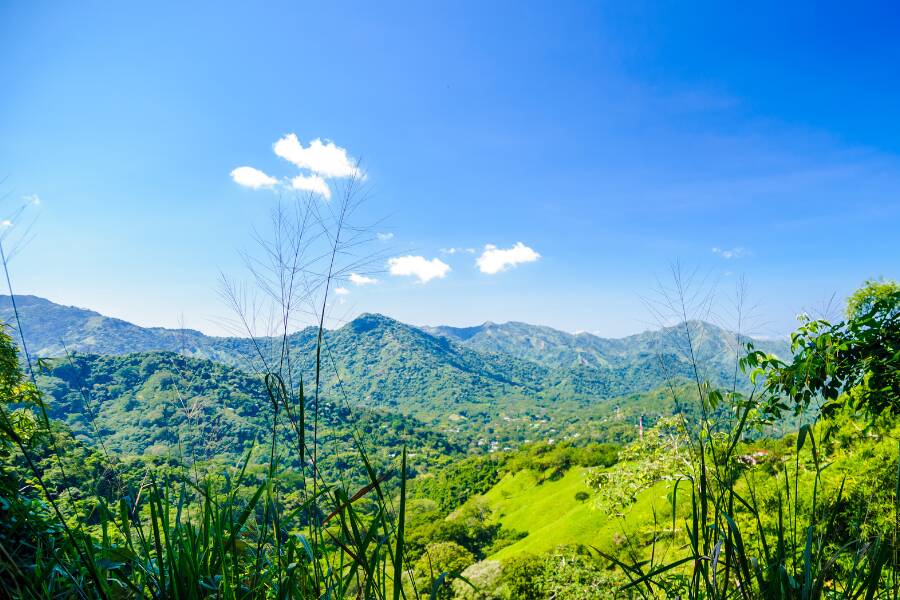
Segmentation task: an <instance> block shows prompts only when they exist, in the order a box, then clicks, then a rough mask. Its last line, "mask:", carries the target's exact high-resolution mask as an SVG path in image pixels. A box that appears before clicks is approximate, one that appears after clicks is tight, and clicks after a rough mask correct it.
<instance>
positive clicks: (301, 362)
mask: <svg viewBox="0 0 900 600" xmlns="http://www.w3.org/2000/svg"><path fill="white" fill-rule="evenodd" d="M17 306H18V310H19V316H20V319H21V321H22V323H23V329H24V331H25V337H26V340H27V342H28V345H29V349H30V351H31V352H32V354H33V355H36V356H57V357H59V356H61V355H63V354H64V352H65V351H68V352H69V353H74V354H75V355H78V354H82V353H91V354H98V355H109V356H116V355H122V354H126V353H134V352H139V353H140V352H159V351H162V352H170V353H179V354H181V355H184V356H189V357H192V358H195V359H204V360H201V361H199V362H198V363H197V365H203V368H202V369H199V371H200V372H205V371H210V370H214V369H224V367H223V366H221V365H215V366H212V363H207V362H205V361H208V360H213V361H216V362H217V363H221V364H222V365H229V366H231V367H237V368H238V369H239V370H238V369H229V370H223V371H222V372H221V373H218V372H217V373H216V375H215V376H212V375H211V376H210V377H209V380H208V381H205V382H204V387H203V389H202V390H199V389H198V390H194V389H192V388H191V387H190V386H187V387H185V384H184V382H182V384H181V387H182V388H183V389H186V391H183V392H182V393H183V394H185V396H186V397H187V398H194V397H198V398H204V397H206V396H207V395H210V394H211V397H213V398H219V399H221V398H232V400H230V401H229V402H230V404H228V405H227V408H228V409H229V410H236V406H237V405H241V406H243V405H244V403H246V402H250V400H248V399H249V398H256V400H258V398H259V396H258V395H257V396H253V395H252V394H249V392H246V391H245V392H242V394H244V395H243V396H240V398H242V399H239V400H235V398H238V396H234V394H233V389H232V387H233V386H232V384H231V383H229V382H230V381H231V380H232V379H233V378H234V377H238V375H237V374H238V373H240V374H241V376H248V375H247V374H248V373H257V374H259V373H265V372H267V371H268V370H271V369H270V367H271V364H272V361H274V360H275V359H276V357H277V356H278V354H279V352H280V349H281V341H280V340H278V339H273V338H263V339H258V340H255V341H251V340H249V339H247V338H239V337H230V338H229V337H213V336H207V335H204V334H202V333H200V332H198V331H194V330H171V329H163V328H143V327H139V326H136V325H133V324H131V323H128V322H125V321H122V320H119V319H112V318H109V317H104V316H102V315H100V314H98V313H95V312H93V311H88V310H84V309H80V308H74V307H65V306H60V305H58V304H54V303H52V302H49V301H47V300H44V299H41V298H36V297H33V296H19V297H17ZM12 316H13V315H12V308H11V304H10V302H9V297H8V296H4V297H2V298H0V318H2V319H4V320H6V321H8V322H9V321H11V320H12ZM688 330H689V331H690V333H691V339H692V342H693V346H689V345H688V343H687V338H686V331H688ZM324 340H325V345H324V350H323V353H322V363H321V364H322V382H323V387H322V389H323V393H324V395H325V396H324V397H326V398H327V399H328V401H329V402H335V403H338V404H340V405H342V406H345V405H351V406H361V407H367V408H371V409H376V410H387V411H391V412H394V413H399V414H405V415H410V416H413V417H415V418H416V419H417V420H419V421H421V422H423V423H425V424H427V425H429V426H431V427H434V428H437V429H438V430H440V431H442V432H443V433H444V434H445V435H447V436H448V437H449V438H450V439H451V440H452V441H453V443H459V444H462V445H466V446H469V447H472V445H474V444H478V443H479V442H480V443H482V444H490V443H491V442H494V443H495V444H498V445H501V446H502V445H504V444H507V443H519V442H523V441H526V440H534V439H545V438H550V437H553V436H554V435H557V434H559V432H560V430H561V424H562V423H563V422H567V423H574V422H577V421H583V422H585V423H586V422H587V421H589V418H588V416H589V415H590V414H596V410H595V409H596V408H597V407H598V406H602V405H604V404H609V403H610V402H614V403H615V405H621V406H622V407H623V408H626V409H627V408H628V404H629V402H630V400H629V398H630V397H632V396H634V395H640V394H643V393H646V392H649V391H651V390H654V389H656V388H659V387H660V386H662V385H663V384H664V383H666V382H667V381H669V380H674V381H678V380H681V379H684V378H690V377H691V376H692V375H693V371H692V366H691V362H690V353H691V352H692V351H693V353H694V354H695V356H696V357H697V358H698V363H699V364H700V365H702V367H703V369H705V372H704V373H703V374H702V375H703V376H704V377H707V378H709V379H711V380H714V381H719V382H723V381H728V380H729V379H730V377H731V376H732V374H733V372H734V365H735V351H736V350H737V349H739V348H740V344H741V342H742V341H744V339H743V338H738V337H737V336H735V335H734V334H731V333H729V332H727V331H725V330H723V329H720V328H718V327H715V326H713V325H710V324H708V323H704V322H700V321H691V322H689V323H687V324H686V325H685V324H682V325H681V326H679V327H671V328H667V329H663V330H660V331H659V332H646V333H642V334H638V335H634V336H629V337H627V338H622V339H604V338H600V337H597V336H593V335H589V334H580V335H572V334H568V333H565V332H561V331H556V330H553V329H551V328H548V327H538V326H532V325H526V324H522V323H507V324H504V325H494V324H485V325H482V326H480V327H473V328H466V329H458V328H450V327H439V328H419V327H414V326H411V325H406V324H404V323H401V322H399V321H396V320H394V319H391V318H389V317H385V316H383V315H377V314H364V315H361V316H359V317H357V318H356V319H354V320H353V321H351V322H350V323H348V324H346V325H344V326H342V327H340V328H338V329H335V330H330V331H327V332H326V334H325V338H324ZM315 344H316V335H315V331H314V330H313V329H311V328H310V329H305V330H302V331H299V332H296V333H293V334H291V336H289V340H288V348H289V349H290V359H291V363H292V365H293V372H294V374H295V376H296V378H297V380H298V381H299V378H300V377H301V376H302V377H304V378H305V381H306V382H309V381H312V379H313V377H314V374H315V360H316V359H315V357H316V353H315ZM759 345H760V346H761V347H763V348H765V349H770V350H775V351H779V350H780V349H781V348H783V347H784V344H777V343H771V342H761V343H759ZM153 356H156V355H153ZM159 356H166V355H159ZM79 360H82V361H88V362H89V363H90V365H92V368H93V367H96V368H98V369H99V371H98V373H99V374H100V376H101V379H100V380H99V381H101V382H106V381H108V378H109V374H108V373H106V371H107V370H109V369H113V370H114V371H115V372H118V371H119V369H120V368H124V367H122V366H121V365H119V364H118V363H117V362H116V361H113V360H111V359H108V358H103V357H86V358H79ZM123 360H124V359H123ZM128 360H130V361H131V362H132V363H133V362H135V361H139V362H140V361H146V360H149V359H148V358H147V357H143V358H141V359H137V358H131V359H128ZM161 360H162V359H160V358H158V357H157V358H154V359H153V361H151V362H152V363H153V364H157V365H161V364H163V362H161ZM166 360H167V361H168V362H170V363H172V362H173V361H175V357H174V355H171V356H169V358H167V359H166ZM179 360H180V359H179ZM65 362H66V361H63V362H62V363H57V367H55V370H56V372H57V375H56V376H59V374H60V373H64V372H66V371H65V368H66V367H65V365H64V363H65ZM142 368H143V367H140V366H136V367H134V369H137V371H138V372H142V371H141V369H142ZM198 368H199V367H198ZM130 372H131V371H129V370H128V369H126V370H125V371H123V372H122V373H124V374H125V375H127V373H130ZM91 373H93V371H91ZM226 374H227V376H225V375H226ZM91 377H93V375H91ZM148 377H149V376H148ZM89 379H90V378H89ZM115 381H116V383H115V385H112V386H109V385H107V384H106V383H104V385H105V386H106V388H105V389H104V391H103V393H104V394H107V395H109V400H110V401H115V402H116V404H114V405H110V406H111V408H112V407H115V408H113V410H114V412H116V413H117V414H118V413H120V412H121V410H120V409H122V410H124V408H123V407H129V406H131V407H134V405H133V400H128V399H127V398H132V399H133V398H134V397H135V394H136V392H137V389H138V388H139V387H140V386H143V385H147V382H151V383H152V382H155V381H157V380H156V379H154V378H153V377H149V379H147V381H139V380H137V379H135V378H134V377H133V376H127V377H126V376H124V375H123V376H122V377H119V379H116V380H115ZM218 381H221V383H216V382H218ZM253 381H255V384H254V386H255V387H254V390H255V391H256V392H255V393H257V394H258V393H259V392H260V391H261V389H262V388H261V387H260V386H261V384H260V383H259V382H260V379H259V377H258V376H256V379H254V380H253ZM191 385H193V384H191ZM242 385H247V386H249V383H248V381H243V384H242ZM216 386H219V388H218V389H217V388H216ZM154 393H155V392H154ZM115 394H120V395H121V398H119V399H118V400H116V399H115V398H113V396H114V395H115ZM248 394H249V395H248ZM151 395H153V394H151ZM256 400H254V401H256ZM201 404H202V403H201ZM210 406H214V405H210ZM607 408H608V407H607ZM134 410H139V412H138V413H136V414H135V415H132V416H135V417H136V418H137V417H138V416H140V414H142V413H143V412H145V411H146V410H147V407H141V408H140V409H138V408H134ZM216 410H218V411H220V412H221V414H218V413H217V414H216V416H215V417H214V420H216V422H220V425H221V426H223V427H225V426H227V427H233V428H236V429H234V431H235V433H234V435H239V433H238V432H240V431H244V429H242V428H246V427H250V424H249V423H250V422H249V421H241V420H240V419H238V420H237V421H236V420H235V419H236V418H237V417H236V416H235V414H232V413H231V412H228V410H226V406H224V405H223V406H219V407H218V408H217V409H216ZM242 410H249V405H248V406H243V409H242ZM126 412H127V411H126ZM600 412H602V413H604V414H608V413H609V410H602V411H600ZM642 412H643V411H642ZM60 414H61V413H60ZM119 416H122V418H125V417H124V415H119ZM227 427H226V428H227ZM229 431H230V430H229ZM160 435H162V434H160ZM229 435H231V434H229ZM141 440H142V443H143V442H146V441H147V440H146V439H145V436H142V437H141ZM124 443H126V442H125V440H123V444H124ZM152 445H153V444H152V443H151V444H149V446H152ZM149 446H148V447H149ZM141 450H146V448H143V447H142V448H141Z"/></svg>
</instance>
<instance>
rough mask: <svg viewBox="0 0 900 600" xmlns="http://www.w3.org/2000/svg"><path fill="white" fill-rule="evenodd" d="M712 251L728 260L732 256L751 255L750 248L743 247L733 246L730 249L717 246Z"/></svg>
mask: <svg viewBox="0 0 900 600" xmlns="http://www.w3.org/2000/svg"><path fill="white" fill-rule="evenodd" d="M712 252H713V254H718V255H719V256H721V257H722V258H724V259H726V260H729V259H732V258H744V257H745V256H749V255H750V251H749V250H747V249H746V248H741V247H737V248H731V249H730V250H729V249H726V248H715V247H714V248H713V249H712Z"/></svg>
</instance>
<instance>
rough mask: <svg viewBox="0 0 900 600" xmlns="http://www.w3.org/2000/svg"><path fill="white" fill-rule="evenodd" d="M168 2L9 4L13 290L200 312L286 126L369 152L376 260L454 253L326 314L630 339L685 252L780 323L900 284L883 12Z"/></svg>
mask: <svg viewBox="0 0 900 600" xmlns="http://www.w3.org/2000/svg"><path fill="white" fill-rule="evenodd" d="M132 4H133V3H132ZM183 4H187V3H168V2H153V3H145V5H144V6H143V7H141V8H135V7H133V6H130V7H125V6H123V5H122V4H121V3H112V2H110V3H94V2H83V3H69V4H67V5H59V4H57V5H51V4H50V3H42V2H21V3H15V4H14V3H5V4H4V5H3V7H2V8H0V72H2V74H3V92H2V93H0V177H3V178H4V179H3V181H2V184H0V193H2V194H3V195H4V196H5V198H6V199H5V202H6V205H7V206H9V207H12V206H14V205H15V204H16V203H17V202H19V201H20V200H21V198H23V197H26V196H29V197H30V196H33V195H34V196H37V197H39V198H40V205H39V206H36V207H33V212H34V213H35V214H36V215H37V221H36V222H35V225H34V228H33V230H32V231H33V233H34V237H33V239H32V240H31V241H30V243H29V244H28V245H27V246H26V247H25V248H24V249H23V250H22V252H21V253H20V254H19V255H18V256H17V257H16V258H15V260H14V262H13V264H12V268H13V273H12V274H13V278H14V283H15V285H16V287H17V292H20V293H34V294H39V295H42V296H46V297H49V298H50V299H52V300H54V301H57V302H62V303H66V304H75V305H80V306H85V307H90V308H93V309H96V310H99V311H101V312H103V313H106V314H110V315H113V316H117V317H121V318H125V319H128V320H131V321H134V322H137V323H139V324H143V325H168V326H174V325H176V324H177V323H178V322H179V319H181V318H182V317H183V319H184V322H185V323H186V324H187V325H188V326H192V327H195V328H198V329H202V330H205V331H209V332H214V333H216V332H220V331H221V329H220V326H219V325H218V324H217V321H216V317H217V316H219V315H221V314H222V313H224V312H227V310H226V309H225V307H224V306H223V304H222V302H221V300H220V299H219V296H218V294H217V291H216V290H217V278H218V274H219V272H220V270H221V271H224V272H226V273H232V272H238V271H240V269H241V262H240V258H239V251H240V250H241V249H243V248H246V247H247V246H248V245H249V244H251V229H252V227H253V226H262V225H263V224H264V222H265V219H266V217H267V214H268V211H269V209H270V208H271V206H272V205H273V203H274V202H275V201H276V197H277V195H276V194H275V193H273V192H272V191H271V190H268V189H250V188H248V187H245V186H241V185H238V184H237V183H236V182H235V181H234V180H233V179H232V177H231V176H230V173H232V172H233V170H234V169H235V168H237V167H241V166H250V167H253V168H255V169H258V170H260V171H261V172H264V173H266V174H267V175H268V176H270V177H273V178H275V179H277V180H279V181H281V180H283V178H289V177H294V176H297V175H299V174H302V173H306V175H307V176H315V175H316V173H317V171H315V170H312V171H310V170H309V169H307V170H305V171H304V170H301V169H298V167H297V166H296V165H294V164H291V162H290V161H288V160H286V159H284V158H282V157H279V156H277V155H276V153H275V152H274V151H273V145H274V144H275V143H276V142H277V141H278V140H280V139H282V138H284V137H285V136H286V135H288V134H291V133H293V134H295V135H296V136H297V140H298V144H299V145H300V147H301V148H303V149H304V151H307V152H308V149H309V147H310V143H311V142H312V141H313V140H315V139H322V140H331V141H332V142H333V143H334V144H335V145H336V147H337V148H341V149H344V150H345V151H346V153H347V157H348V160H356V159H359V160H361V161H362V163H361V164H362V166H363V168H364V170H365V173H366V177H367V179H366V189H367V191H368V200H367V202H366V203H365V205H364V207H363V209H362V212H361V214H360V215H359V217H360V219H361V220H362V221H365V222H378V223H379V226H378V232H381V233H392V234H393V238H392V239H391V240H389V241H387V242H379V241H375V242H374V243H373V245H374V247H373V248H372V250H371V251H372V252H373V253H384V255H385V257H386V258H387V257H396V256H421V257H423V259H424V260H425V261H429V262H428V264H429V265H434V264H436V263H433V262H431V261H433V260H434V259H438V260H440V261H441V262H442V263H443V264H445V265H447V266H448V267H449V270H446V269H444V270H443V271H442V274H443V276H442V277H439V276H435V277H434V278H432V279H431V280H430V281H428V282H427V283H420V282H419V281H418V280H417V278H416V277H415V276H396V275H392V274H391V273H390V267H389V265H388V263H386V262H385V263H384V264H381V265H378V267H377V269H376V270H381V271H383V272H380V273H369V275H370V276H372V277H374V278H376V279H378V280H379V283H378V284H376V285H366V286H355V285H352V284H350V283H349V282H348V283H347V284H346V285H344V287H346V288H347V289H348V290H349V292H350V293H349V294H348V295H346V296H345V297H343V298H342V300H343V301H344V303H345V304H344V305H343V306H342V307H341V309H340V310H341V315H342V316H352V315H353V314H355V313H357V312H363V311H378V312H383V313H386V314H388V315H391V316H394V317H397V318H399V319H401V320H404V321H407V322H412V323H418V324H437V323H447V324H456V325H461V324H473V323H479V322H482V321H485V320H493V321H506V320H522V321H528V322H533V323H542V324H547V325H551V326H554V327H559V328H562V329H566V330H570V331H574V330H589V331H597V332H600V333H602V334H605V335H623V334H627V333H630V332H634V331H639V330H642V329H645V328H646V327H647V323H648V321H651V320H652V317H651V316H650V315H649V314H648V311H647V309H646V307H645V306H644V305H643V304H642V302H641V298H642V297H646V296H648V295H652V292H653V290H654V288H655V287H656V285H657V283H656V282H657V279H659V278H665V276H666V274H667V272H668V269H669V265H670V263H671V262H672V261H674V260H679V261H680V262H681V264H682V265H685V266H686V268H689V269H693V268H697V269H699V271H700V272H701V273H703V274H704V275H705V276H708V278H709V280H712V281H718V282H719V287H720V288H721V289H722V290H724V292H727V290H728V288H729V287H730V286H731V285H732V282H733V281H734V280H735V279H737V277H738V276H740V275H744V276H746V278H747V280H748V281H749V284H750V290H751V298H752V299H753V300H754V301H755V302H756V303H757V304H758V309H757V316H756V317H755V322H756V326H755V329H756V330H757V333H761V334H767V335H775V334H780V333H784V332H786V331H788V330H789V329H790V328H791V326H792V325H793V323H794V315H795V314H796V313H797V312H798V311H801V310H804V309H812V308H815V307H818V306H821V305H822V304H823V303H824V302H826V301H827V300H828V299H829V298H831V297H832V295H835V296H836V297H837V298H841V297H843V296H845V295H846V294H847V293H848V292H850V291H852V289H854V287H856V286H858V284H860V283H861V282H862V281H863V280H864V279H866V278H868V277H873V276H875V277H877V276H883V277H889V278H898V277H900V243H898V242H897V238H898V235H900V67H898V65H900V38H898V36H897V35H896V31H897V28H898V26H900V8H898V5H897V4H896V3H888V2H886V3H883V4H879V3H856V4H853V5H849V4H846V3H825V4H823V3H815V5H813V4H812V3H810V4H809V5H807V6H799V5H790V6H786V5H785V4H784V3H762V4H758V3H754V4H753V5H752V6H751V5H744V6H740V7H732V8H724V7H722V6H720V5H719V3H712V2H711V3H697V4H694V5H692V6H690V7H688V6H687V5H686V4H684V3H675V2H668V3H652V4H651V3H641V2H628V3H595V2H588V3H582V4H578V3H550V2H547V3H541V4H537V3H480V2H472V3H460V2H452V3H409V4H406V5H401V4H395V3H380V2H379V3H346V2H336V3H317V4H319V6H314V5H313V3H299V2H293V1H292V2H282V3H279V2H267V3H243V4H238V3H228V2H216V3H208V4H206V5H205V6H202V5H199V4H198V5H197V6H194V7H185V6H183ZM191 4H193V3H191ZM326 4H327V6H323V5H326ZM485 4H490V6H489V7H486V6H485ZM308 156H312V159H311V160H312V161H313V162H315V161H316V160H319V159H320V158H321V156H318V155H316V156H314V155H312V154H309V155H308ZM317 156H318V158H317ZM313 168H314V169H322V168H324V167H321V166H316V165H313ZM336 182H337V179H333V180H329V183H331V184H333V183H336ZM280 185H281V183H279V184H278V186H280ZM278 186H276V187H278ZM321 201H322V202H325V200H324V199H323V200H321ZM17 226H18V227H21V226H22V225H21V224H19V223H17V224H15V225H14V226H13V228H15V227H17ZM11 231H12V230H11ZM518 242H521V243H522V245H523V246H524V247H525V248H526V249H530V250H531V251H533V253H536V254H539V255H540V256H539V258H537V259H536V260H531V261H530V262H522V263H521V264H518V265H514V266H508V268H505V269H503V270H499V271H498V272H493V273H491V272H487V273H485V272H482V270H480V269H479V268H478V266H477V265H476V258H477V257H478V256H480V255H481V254H482V253H483V252H484V250H485V247H486V246H487V245H493V246H496V248H498V249H501V250H503V249H510V248H513V247H515V246H514V245H515V244H517V243H518ZM448 248H471V249H475V250H476V253H475V254H470V253H467V252H459V253H456V254H447V253H442V252H441V250H442V249H444V250H446V249H448ZM519 248H520V249H521V246H520V247H519ZM713 248H717V249H719V252H714V251H713ZM517 255H518V256H520V257H521V256H523V255H522V254H521V253H519V254H517ZM503 256H504V255H500V258H502V257H503ZM524 256H526V257H530V258H532V259H533V258H535V257H534V256H533V254H528V253H527V252H526V253H525V255H524ZM494 258H497V256H494ZM494 264H495V266H494V268H493V269H494V270H496V269H497V268H499V267H498V264H497V263H496V262H495V263H494ZM407 266H408V265H407ZM414 266H415V265H413V267H414ZM499 266H502V264H500V265H499ZM399 270H400V271H402V269H399ZM490 270H491V269H490V268H489V269H488V271H490ZM724 292H723V293H724Z"/></svg>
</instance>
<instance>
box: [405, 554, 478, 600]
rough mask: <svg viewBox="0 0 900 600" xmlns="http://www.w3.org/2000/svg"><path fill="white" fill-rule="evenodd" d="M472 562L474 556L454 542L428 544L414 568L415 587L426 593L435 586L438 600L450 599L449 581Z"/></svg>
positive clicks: (451, 595)
mask: <svg viewBox="0 0 900 600" xmlns="http://www.w3.org/2000/svg"><path fill="white" fill-rule="evenodd" d="M474 562H475V556H474V555H473V554H472V553H471V552H469V551H468V550H466V549H465V548H463V547H462V546H460V545H459V544H457V543H456V542H438V543H436V544H429V545H428V547H427V548H426V549H425V554H423V555H422V558H420V559H419V560H418V562H416V565H415V567H414V574H415V578H416V587H417V588H418V589H419V591H421V592H425V593H428V592H430V591H431V590H432V588H433V587H435V586H437V587H438V597H439V598H452V597H453V588H452V587H451V585H450V583H451V580H452V579H453V577H455V576H456V575H458V574H460V573H461V572H462V571H463V569H465V568H466V567H468V566H469V565H471V564H472V563H474Z"/></svg>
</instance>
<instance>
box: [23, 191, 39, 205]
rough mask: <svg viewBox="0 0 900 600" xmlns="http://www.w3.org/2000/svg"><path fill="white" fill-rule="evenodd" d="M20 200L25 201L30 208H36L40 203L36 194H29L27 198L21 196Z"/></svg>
mask: <svg viewBox="0 0 900 600" xmlns="http://www.w3.org/2000/svg"><path fill="white" fill-rule="evenodd" d="M22 200H23V201H25V204H29V205H31V206H38V205H39V204H40V203H41V199H40V198H39V197H38V195H37V194H30V195H28V196H22Z"/></svg>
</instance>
